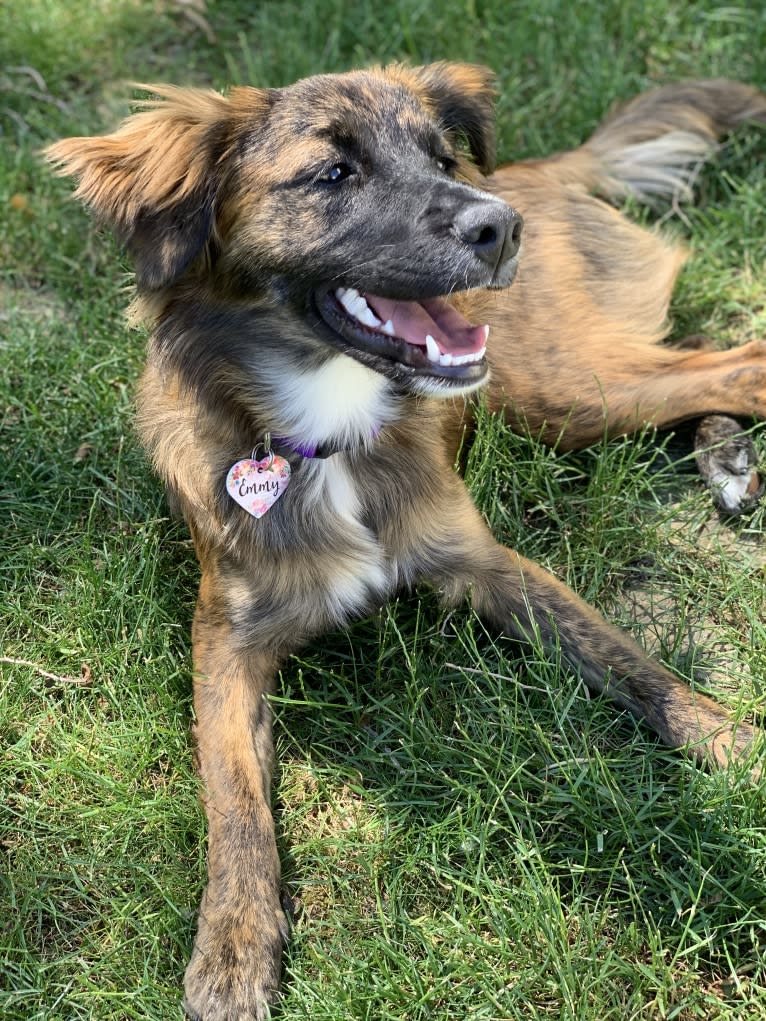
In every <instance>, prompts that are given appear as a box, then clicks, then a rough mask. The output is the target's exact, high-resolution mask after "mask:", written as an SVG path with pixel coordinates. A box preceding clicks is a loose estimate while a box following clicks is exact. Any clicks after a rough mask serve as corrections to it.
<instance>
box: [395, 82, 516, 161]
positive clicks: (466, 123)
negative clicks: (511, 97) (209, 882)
mask: <svg viewBox="0 0 766 1021" xmlns="http://www.w3.org/2000/svg"><path fill="white" fill-rule="evenodd" d="M413 73H414V74H415V76H416V78H417V79H418V82H419V83H420V85H421V87H422V88H423V89H424V90H425V95H426V101H427V102H428V104H429V106H431V108H432V109H433V110H434V112H435V114H436V116H437V118H438V119H439V122H440V123H441V125H442V127H443V128H444V130H445V131H448V132H450V133H451V134H454V135H456V136H457V138H458V139H460V138H461V137H462V138H464V139H465V140H466V141H467V143H468V147H469V149H470V152H471V155H472V156H473V159H474V162H475V163H476V165H477V167H478V168H479V170H481V171H482V173H484V174H491V173H492V171H493V170H494V169H495V163H496V159H495V88H494V83H495V76H494V74H493V73H492V71H490V69H489V68H487V67H481V66H480V65H478V64H451V63H446V62H441V63H437V64H427V65H425V66H424V67H417V68H414V69H413Z"/></svg>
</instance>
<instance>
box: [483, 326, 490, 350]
mask: <svg viewBox="0 0 766 1021" xmlns="http://www.w3.org/2000/svg"><path fill="white" fill-rule="evenodd" d="M488 340H489V326H485V327H484V344H485V348H484V350H485V351H486V343H487V341H488ZM483 355H484V352H483V351H482V356H483Z"/></svg>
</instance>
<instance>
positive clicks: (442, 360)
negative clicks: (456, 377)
mask: <svg viewBox="0 0 766 1021" xmlns="http://www.w3.org/2000/svg"><path fill="white" fill-rule="evenodd" d="M439 365H443V366H444V367H445V368H447V367H449V366H450V365H454V362H453V361H452V355H451V354H450V353H449V351H447V352H446V354H443V355H442V354H440V355H439Z"/></svg>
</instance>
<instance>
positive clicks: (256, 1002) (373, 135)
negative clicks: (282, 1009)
mask: <svg viewBox="0 0 766 1021" xmlns="http://www.w3.org/2000/svg"><path fill="white" fill-rule="evenodd" d="M153 91H154V92H155V93H156V95H157V96H158V97H159V98H158V99H157V100H155V101H151V102H147V103H145V104H144V106H143V109H142V110H141V111H140V112H138V113H137V114H135V115H134V116H132V117H131V118H129V119H128V120H127V121H126V122H125V123H124V124H123V125H122V127H121V128H120V129H119V130H118V131H117V132H116V133H115V134H112V135H107V136H105V137H98V138H73V139H69V140H65V141H62V142H59V143H58V144H56V145H53V146H52V147H51V148H50V150H49V156H50V158H51V159H52V160H53V161H55V162H56V163H57V164H58V166H59V168H60V170H61V172H62V173H67V174H73V175H75V176H76V177H77V178H78V179H79V188H78V192H77V194H78V195H79V197H80V198H82V199H83V200H84V201H85V202H86V203H87V204H88V205H90V206H91V207H92V208H93V210H94V211H95V213H96V215H97V216H98V217H99V219H101V220H102V221H105V222H106V223H108V224H110V225H111V226H112V227H113V228H114V229H115V230H116V231H117V233H118V235H119V237H120V238H121V239H122V241H123V242H124V243H125V245H126V246H127V248H128V250H129V252H130V253H131V255H132V256H133V258H134V260H135V266H136V283H137V291H138V297H137V300H136V303H135V306H134V315H136V316H138V317H140V318H141V319H143V320H144V321H145V322H148V323H149V324H150V327H151V331H152V332H151V339H150V342H149V355H148V363H147V366H146V370H145V372H144V375H143V378H142V381H141V385H140V390H139V396H138V422H139V429H140V432H141V435H142V437H143V441H144V443H145V445H146V448H147V450H148V451H149V453H150V455H151V457H152V459H153V461H154V464H155V465H156V467H157V470H158V471H159V473H160V475H161V476H162V477H163V479H164V480H165V483H166V485H167V487H168V490H169V492H170V494H171V495H172V498H173V500H174V501H175V503H176V504H178V506H179V507H180V509H181V511H182V512H183V514H184V516H185V517H186V520H187V521H188V523H189V527H190V529H191V532H192V535H193V538H194V544H195V547H196V551H197V555H198V557H199V561H200V565H201V568H202V580H201V585H200V593H199V602H198V604H197V610H196V614H195V617H194V628H193V647H194V671H195V678H194V704H195V712H196V720H197V725H196V735H197V743H198V748H199V761H200V768H201V773H202V777H203V780H204V785H205V806H206V809H207V815H208V822H209V850H208V864H209V882H208V886H207V889H206V891H205V894H204V897H203V900H202V906H201V909H200V914H199V927H198V932H197V937H196V943H195V946H194V951H193V955H192V959H191V963H190V964H189V967H188V969H187V972H186V980H185V987H186V1000H185V1003H186V1009H187V1011H188V1013H189V1015H190V1016H191V1017H192V1018H204V1019H205V1021H234V1019H238V1021H241V1019H244V1018H262V1017H264V1016H265V1015H266V1013H267V1011H268V1007H267V1004H268V1002H269V1001H270V1000H271V999H272V998H273V996H274V992H275V990H276V988H277V984H278V979H279V971H280V955H281V950H282V944H283V940H284V939H285V934H286V925H285V918H284V915H283V913H282V908H281V905H280V871H279V861H278V858H277V849H276V844H275V840H274V829H273V824H272V818H271V810H270V797H271V796H270V777H271V768H272V738H271V723H270V710H269V702H268V695H269V692H270V691H271V690H272V686H273V683H274V678H275V674H276V672H277V669H278V667H279V665H280V663H282V662H284V660H285V658H286V657H287V656H289V655H290V653H291V652H292V651H293V650H295V649H296V648H297V647H298V646H299V645H301V643H303V642H306V641H308V640H310V639H313V638H316V637H317V636H318V635H321V634H322V633H323V632H325V631H327V630H328V629H330V628H337V627H339V626H341V625H343V624H344V623H345V622H346V621H347V620H348V619H349V618H350V617H351V616H354V615H357V614H360V613H364V612H365V611H366V610H368V609H369V608H370V607H374V606H376V605H378V604H379V603H380V602H381V601H382V600H384V599H386V598H387V597H388V596H389V595H390V594H391V593H392V592H394V591H395V590H396V589H397V588H399V587H400V586H410V585H413V584H414V583H416V582H418V581H421V580H427V581H428V582H430V583H432V584H433V585H434V586H436V588H437V589H439V590H440V591H441V592H442V593H443V596H444V599H445V601H446V603H448V604H452V603H455V602H457V601H458V600H462V599H463V598H464V597H465V596H466V595H467V594H468V593H469V592H470V594H471V598H472V601H473V606H474V607H475V608H476V610H477V612H478V613H480V614H481V615H483V616H484V617H485V618H486V619H487V620H488V621H489V622H490V623H491V624H492V626H494V627H496V628H499V629H501V630H502V631H503V632H505V633H507V634H510V635H515V636H518V637H521V638H525V637H528V636H529V635H530V634H531V633H532V632H534V633H535V635H541V636H542V638H543V639H544V640H545V641H547V642H549V643H551V644H553V643H555V644H556V646H557V647H558V648H560V649H561V650H562V652H563V653H564V654H565V656H566V657H567V659H568V660H569V662H570V663H571V664H573V665H574V667H575V668H576V669H577V670H578V671H579V673H580V674H581V675H582V677H583V678H584V679H585V681H586V682H587V683H588V684H589V685H590V686H591V687H592V688H593V689H594V690H595V691H601V690H606V691H607V693H608V694H609V696H610V697H611V698H612V699H614V701H615V702H617V703H618V705H620V706H622V707H625V708H627V709H629V710H630V711H631V712H632V713H634V714H635V716H636V717H638V718H639V719H642V720H645V721H646V722H647V723H648V724H649V725H650V726H651V727H653V728H654V729H655V730H656V731H657V732H658V733H659V734H660V735H661V737H662V738H663V739H664V740H665V741H666V742H668V743H669V744H671V745H675V746H678V747H683V748H686V749H688V750H689V751H691V752H692V753H693V754H694V755H696V756H697V757H698V758H699V759H701V760H705V761H707V762H710V763H716V764H721V765H726V764H727V763H729V762H730V761H731V760H744V759H746V758H747V757H748V756H750V755H752V746H753V741H754V738H755V732H754V730H753V729H752V728H751V727H750V726H748V725H747V724H745V723H739V724H738V725H736V726H735V725H734V724H733V723H732V721H731V720H730V718H729V717H728V716H727V714H726V713H725V712H724V711H723V710H722V709H721V708H719V707H718V706H717V705H716V704H715V703H714V702H713V701H711V700H710V699H708V698H705V697H704V696H702V695H695V696H693V695H692V693H691V692H690V690H689V688H688V687H687V686H686V684H684V683H682V681H680V680H679V679H678V678H676V677H675V676H674V675H673V674H672V673H670V672H669V671H668V670H666V669H665V668H664V667H663V666H661V665H660V664H659V663H657V662H655V661H653V660H651V659H649V658H647V656H646V655H645V654H644V653H643V652H642V650H641V649H640V648H639V647H638V646H637V645H636V644H635V643H634V642H633V641H632V640H631V639H630V638H629V637H628V636H627V635H626V634H623V633H622V632H621V631H619V630H617V629H616V628H614V627H612V626H611V625H609V624H607V623H606V622H605V621H604V620H603V619H602V618H601V616H600V615H599V614H598V613H596V612H595V611H594V610H593V609H591V608H590V607H589V606H587V605H585V604H584V603H583V602H582V601H581V600H580V599H579V598H578V597H577V596H576V595H575V594H574V593H573V592H571V591H570V590H569V589H568V588H567V587H566V586H564V585H562V584H561V583H560V582H559V581H557V580H556V579H555V578H553V577H551V575H550V574H548V573H547V572H546V571H544V570H542V569H541V568H540V567H538V566H536V565H535V564H533V563H530V562H529V561H527V560H525V559H524V558H523V557H521V556H519V555H518V554H517V553H514V552H513V551H512V550H508V549H504V548H503V547H501V546H499V545H498V544H497V543H496V542H495V540H494V539H493V537H492V535H491V534H490V532H489V531H488V529H487V526H486V524H485V522H484V521H483V519H482V516H481V515H480V514H479V513H478V511H477V510H476V508H475V507H474V506H473V504H472V502H471V500H470V498H469V496H468V493H467V491H466V489H465V488H464V486H463V484H462V482H461V481H460V480H459V479H458V478H457V477H456V475H455V473H454V470H453V465H454V462H455V453H456V448H457V445H458V442H459V439H460V436H461V433H462V430H463V426H464V422H465V420H466V417H467V416H468V415H469V414H470V402H466V401H465V399H464V395H466V394H467V393H469V392H472V391H475V390H476V389H478V388H479V387H482V386H483V385H485V384H488V385H489V399H490V401H491V403H492V404H493V405H494V406H495V407H496V408H504V409H505V412H506V414H507V415H508V416H509V419H510V421H511V422H521V421H523V422H524V423H526V424H527V425H528V426H529V427H530V428H531V429H532V430H534V431H536V432H539V433H540V434H541V435H543V436H544V437H546V438H547V439H549V440H551V441H553V440H555V441H557V442H558V443H559V444H560V445H561V446H562V447H569V448H573V447H578V446H582V445H584V444H587V443H589V442H591V441H593V440H597V439H599V438H600V437H602V436H603V434H604V432H605V431H607V432H609V433H612V434H616V433H623V432H626V431H630V430H632V429H635V428H636V427H638V426H640V425H642V424H643V423H653V424H656V425H659V426H661V425H666V424H668V423H671V422H677V421H679V420H681V419H686V418H690V417H692V416H701V415H707V414H709V413H724V414H726V413H729V414H741V415H748V416H749V415H757V416H761V417H766V343H764V342H754V343H750V344H747V345H745V346H743V347H741V348H739V349H737V350H731V351H726V352H700V351H689V350H677V349H673V348H672V347H668V346H660V345H659V344H658V343H657V342H658V341H659V340H660V339H662V338H663V337H664V336H665V335H666V333H667V329H668V327H667V323H666V314H667V307H668V300H669V296H670V292H671V289H672V286H673V282H674V279H675V276H676V274H677V271H678V269H679V266H680V264H681V262H682V261H683V253H682V252H681V251H680V250H679V249H678V248H677V247H675V246H674V245H672V244H670V243H668V242H667V241H665V240H663V239H662V238H661V237H660V236H658V234H656V233H654V232H649V231H646V230H643V229H641V228H639V227H637V226H634V225H631V224H630V223H628V222H627V220H625V219H624V218H623V217H622V216H621V215H620V214H619V213H618V212H616V211H615V210H614V209H613V208H611V206H610V205H608V204H606V202H604V201H603V198H596V197H594V192H599V193H600V194H601V195H602V196H603V197H606V198H608V199H621V198H623V197H624V196H626V195H634V196H637V197H638V198H639V199H649V200H651V199H653V198H654V197H656V196H663V197H671V196H674V195H678V194H683V193H684V192H686V191H688V187H689V182H690V177H691V174H692V171H693V170H694V168H695V167H696V165H697V164H698V162H699V161H700V160H701V159H702V158H704V156H705V155H706V154H707V153H708V152H709V151H710V150H712V149H713V148H714V143H715V138H716V137H717V135H718V134H719V133H720V132H722V131H725V130H727V129H729V128H731V127H733V126H734V125H736V124H737V123H738V122H740V121H743V120H746V119H758V120H764V119H766V98H765V97H764V96H763V95H761V94H760V93H758V92H757V91H756V90H754V89H751V88H748V87H746V86H744V85H738V84H735V83H732V82H726V81H707V82H695V83H691V84H687V85H679V86H671V87H667V88H662V89H660V90H658V91H655V92H651V93H647V94H646V95H644V96H641V97H639V98H638V99H636V100H634V101H633V102H632V103H630V104H628V105H627V106H626V107H624V108H623V109H622V110H620V111H618V112H617V113H615V114H614V115H613V116H612V117H611V118H610V119H608V120H607V121H606V122H605V123H604V124H603V125H602V126H601V127H599V128H598V130H597V131H596V132H595V134H594V135H593V136H592V138H591V139H590V140H589V141H588V142H587V143H586V144H585V145H584V146H582V147H581V148H579V149H577V150H575V151H573V152H568V153H563V154H561V155H558V156H555V157H553V158H552V159H549V160H544V161H536V160H535V161H530V162H526V163H520V164H516V165H512V166H507V167H502V168H501V169H500V170H498V171H497V172H496V173H495V174H494V176H491V177H490V176H487V175H490V174H491V172H492V171H493V162H494V138H493V109H492V107H493V95H492V80H491V76H490V74H489V72H487V71H486V70H484V69H481V68H477V67H472V66H464V65H450V64H436V65H433V66H429V67H420V68H405V67H401V66H394V67H388V68H385V69H375V70H367V71H358V72H353V73H350V74H344V75H322V76H319V77H314V78H309V79H307V80H305V81H300V82H298V83H297V84H295V85H292V86H290V87H289V88H284V89H274V90H269V89H252V88H237V89H233V90H232V91H231V93H230V94H229V95H228V96H226V97H224V96H222V95H218V94H217V93H215V92H210V91H198V90H192V89H179V88H173V87H166V86H162V87H159V88H156V89H154V90H153ZM508 203H512V205H509V204H508ZM516 209H518V210H520V213H519V212H516V211H515V210H516ZM522 215H523V217H524V223H525V226H524V229H523V242H522ZM517 266H518V272H517ZM514 276H515V277H516V281H515V283H514V285H513V286H512V287H511V288H510V289H507V288H508V285H509V284H511V282H512V281H513V279H514ZM487 326H489V328H490V329H489V330H488V329H487ZM488 336H489V345H488V344H487V338H488ZM490 366H491V374H490ZM254 448H258V449H259V453H258V454H256V455H253V456H251V454H252V452H253V450H254ZM253 460H254V461H255V462H257V463H256V465H255V466H253V465H252V464H250V465H249V464H248V463H247V462H248V461H253ZM285 462H287V463H288V464H289V466H290V468H291V470H292V474H291V477H290V480H289V487H288V488H286V489H284V484H283V483H284V476H285V474H286V469H285V467H284V464H285ZM235 465H238V466H239V467H238V469H237V471H239V473H240V475H239V476H237V477H238V478H240V477H241V478H244V480H245V481H244V482H243V483H242V486H243V487H244V489H245V490H247V489H248V487H250V488H254V489H257V488H258V487H259V486H260V485H262V482H263V478H265V479H266V481H267V482H268V481H272V482H275V483H276V482H280V481H281V483H282V489H281V491H280V492H279V498H278V499H276V500H275V501H273V502H272V503H271V505H270V507H269V508H268V509H267V510H265V512H264V513H261V515H260V516H255V515H256V513H258V512H259V510H258V508H255V507H251V508H250V509H251V510H252V511H254V513H251V512H250V511H249V510H248V509H246V508H245V507H243V506H241V505H240V502H238V500H237V496H240V497H243V493H242V492H241V491H240V490H239V489H237V486H238V485H239V483H236V482H235V483H232V479H231V476H230V475H229V473H230V470H231V469H232V466H235ZM277 468H279V472H277ZM248 472H250V474H248ZM234 474H235V475H236V474H237V473H236V472H235V473H234ZM754 478H755V476H753V475H747V476H746V485H745V489H748V488H749V489H752V488H753V487H754V486H755V485H756V484H757V480H756V482H754V481H753V479H754ZM227 479H228V483H227ZM248 480H249V481H248ZM264 491H265V492H266V494H267V496H268V499H272V495H271V493H270V492H269V488H268V486H264ZM249 495H251V494H247V493H246V494H244V496H247V497H248V498H249ZM260 509H261V510H262V509H263V508H262V507H261V508H260Z"/></svg>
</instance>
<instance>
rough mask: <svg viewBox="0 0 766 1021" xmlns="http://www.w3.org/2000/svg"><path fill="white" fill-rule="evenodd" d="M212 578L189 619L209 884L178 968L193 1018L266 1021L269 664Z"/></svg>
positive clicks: (272, 899) (276, 972)
mask: <svg viewBox="0 0 766 1021" xmlns="http://www.w3.org/2000/svg"><path fill="white" fill-rule="evenodd" d="M221 585H222V583H221V580H220V578H219V576H218V575H217V573H215V572H214V571H209V572H208V573H206V574H203V578H202V583H201V586H200V596H199V601H198V603H197V610H196V613H195V618H194V628H193V643H194V668H195V679H194V709H195V715H196V727H195V731H196V738H197V751H198V757H199V768H200V772H201V775H202V778H203V781H204V784H205V793H204V804H205V810H206V813H207V818H208V827H209V829H208V834H209V835H208V886H207V889H206V890H205V893H204V895H203V898H202V904H201V906H200V912H199V922H198V928H197V936H196V940H195V943H194V950H193V952H192V957H191V961H190V963H189V966H188V968H187V969H186V977H185V981H184V986H185V994H186V995H185V1000H184V1007H185V1009H186V1012H187V1014H188V1015H189V1017H191V1018H193V1019H194V1021H245V1019H247V1021H250V1019H253V1021H255V1019H258V1021H261V1019H263V1018H266V1017H268V1007H267V1004H268V1003H269V1002H270V1001H271V1000H273V998H274V995H275V993H276V990H277V987H278V985H279V976H280V966H281V956H282V949H283V944H284V940H285V938H286V935H287V932H286V922H285V917H284V915H283V912H282V909H281V904H280V869H279V858H278V856H277V847H276V842H275V838H274V823H273V820H272V816H271V807H270V784H271V770H272V737H271V717H270V710H269V706H268V703H267V701H266V696H267V694H268V692H269V691H270V689H271V684H272V681H273V678H274V675H275V673H276V670H277V662H276V659H275V657H274V656H273V655H272V654H271V653H269V652H264V651H261V650H254V649H248V648H246V647H241V646H239V644H238V641H237V635H236V633H235V630H234V628H233V627H231V625H230V623H229V619H228V618H229V612H228V610H227V608H226V606H227V600H226V599H225V598H224V597H225V596H226V595H227V593H225V592H224V591H222V588H221Z"/></svg>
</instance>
